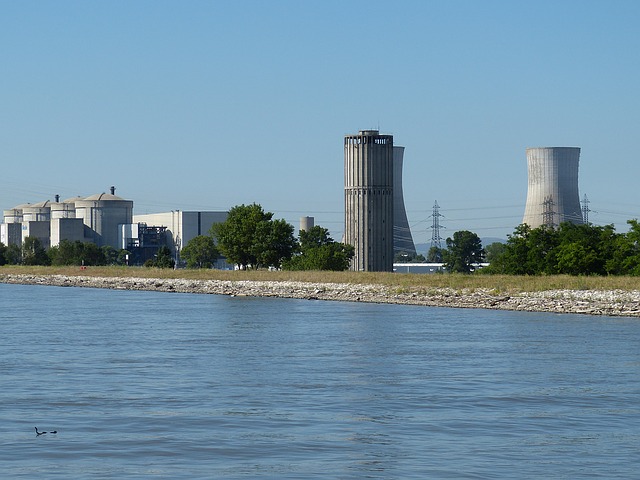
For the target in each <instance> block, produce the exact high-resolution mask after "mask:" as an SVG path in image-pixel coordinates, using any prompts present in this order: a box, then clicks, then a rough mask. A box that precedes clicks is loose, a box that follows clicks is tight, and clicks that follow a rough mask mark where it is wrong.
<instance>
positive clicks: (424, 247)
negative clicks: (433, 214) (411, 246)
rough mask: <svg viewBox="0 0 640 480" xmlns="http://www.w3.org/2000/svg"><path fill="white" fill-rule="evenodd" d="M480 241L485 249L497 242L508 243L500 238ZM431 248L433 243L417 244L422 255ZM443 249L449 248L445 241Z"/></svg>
mask: <svg viewBox="0 0 640 480" xmlns="http://www.w3.org/2000/svg"><path fill="white" fill-rule="evenodd" d="M480 240H481V241H482V246H483V247H486V246H487V245H491V244H492V243H495V242H500V243H507V239H506V238H498V237H482V238H481V239H480ZM430 247H431V243H416V250H417V251H418V253H421V254H422V255H425V254H426V252H428V251H429V248H430ZM442 247H443V248H446V247H447V243H446V241H445V240H444V239H443V240H442Z"/></svg>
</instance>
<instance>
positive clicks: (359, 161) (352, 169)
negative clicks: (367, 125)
mask: <svg viewBox="0 0 640 480" xmlns="http://www.w3.org/2000/svg"><path fill="white" fill-rule="evenodd" d="M344 242H345V243H348V244H350V245H353V246H354V247H355V255H354V257H353V260H352V261H351V267H350V268H351V270H363V271H389V272H390V271H393V136H392V135H380V134H379V132H378V130H362V131H360V132H358V134H357V135H347V136H345V137H344Z"/></svg>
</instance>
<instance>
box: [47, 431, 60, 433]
mask: <svg viewBox="0 0 640 480" xmlns="http://www.w3.org/2000/svg"><path fill="white" fill-rule="evenodd" d="M49 433H58V431H57V430H54V431H53V432H49Z"/></svg>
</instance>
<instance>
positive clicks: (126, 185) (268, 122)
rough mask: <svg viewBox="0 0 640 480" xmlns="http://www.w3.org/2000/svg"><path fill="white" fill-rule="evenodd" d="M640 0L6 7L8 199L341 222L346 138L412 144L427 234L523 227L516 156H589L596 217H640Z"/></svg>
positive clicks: (417, 224)
mask: <svg viewBox="0 0 640 480" xmlns="http://www.w3.org/2000/svg"><path fill="white" fill-rule="evenodd" d="M638 25H640V1H637V0H630V1H625V0H608V1H590V0H575V1H569V0H565V1H562V0H554V1H545V0H538V1H535V2H528V1H516V0H504V1H499V0H486V1H480V0H469V1H465V0H447V1H443V0H434V1H431V0H416V1H409V0H407V1H402V0H400V1H393V2H391V1H371V0H368V1H349V0H319V1H314V0H307V1H303V0H296V1H284V0H282V1H278V0H272V1H266V0H255V1H250V0H233V1H231V0H229V1H162V0H148V1H145V0H136V1H129V0H127V1H116V0H110V1H103V2H94V1H84V0H82V1H65V0H58V1H32V0H25V1H19V2H17V1H14V0H0V45H2V47H1V48H0V72H1V75H0V86H1V89H0V161H1V164H2V171H1V173H0V208H2V209H7V208H11V207H14V206H16V205H18V204H21V203H27V202H30V203H35V202H40V201H43V200H47V199H50V200H53V198H54V195H55V194H59V195H60V196H61V197H62V199H66V198H69V197H72V196H76V195H82V196H86V195H92V194H94V193H100V192H108V189H109V187H110V186H111V185H115V186H116V188H117V190H116V194H117V195H119V196H121V197H124V198H126V199H129V200H133V201H134V213H155V212H163V211H169V210H176V209H180V210H228V209H229V208H231V207H232V206H234V205H238V204H241V203H245V204H249V203H252V202H256V203H260V204H261V205H262V206H263V207H264V208H265V210H268V211H272V212H274V214H275V216H276V218H285V219H286V220H287V221H289V222H290V223H292V224H293V225H294V226H296V228H297V226H298V222H299V218H300V217H301V216H305V215H309V216H313V217H315V219H316V224H319V225H322V226H325V227H327V228H328V229H329V230H330V231H331V233H332V235H333V237H334V238H335V239H337V240H339V239H340V238H341V236H342V231H343V225H342V224H343V211H344V201H343V187H344V184H343V137H344V135H346V134H353V133H357V131H358V130H362V129H371V128H373V129H379V130H380V131H381V133H385V134H392V135H393V136H394V143H395V144H396V145H402V146H404V147H405V149H406V150H405V156H404V196H405V205H406V209H407V213H408V217H409V224H410V226H411V227H412V232H413V236H414V240H415V242H416V243H429V242H430V240H431V230H430V228H429V227H430V226H431V218H429V216H430V215H431V210H432V206H433V204H434V201H436V200H437V201H438V203H439V205H440V207H441V210H440V213H441V214H442V215H444V217H442V218H441V220H440V222H441V224H442V225H443V226H445V227H446V229H445V230H442V231H441V236H443V237H445V238H446V236H451V235H452V234H453V232H455V231H457V230H471V231H473V232H475V233H477V234H478V235H479V236H481V237H502V238H506V235H507V234H508V233H512V232H513V230H514V228H515V227H516V226H517V225H518V224H519V223H520V222H521V220H522V215H523V213H524V205H525V201H526V193H527V166H526V157H525V149H526V148H527V147H533V146H578V147H581V148H582V154H581V159H580V176H579V188H580V197H581V198H582V197H583V196H584V195H585V194H586V195H587V196H588V198H589V200H590V202H591V203H590V204H589V206H590V208H591V210H592V211H591V212H590V215H589V219H590V220H591V221H592V222H594V223H596V224H600V225H604V224H609V223H613V224H615V225H616V228H617V230H618V231H626V220H628V219H630V218H637V217H638V216H640V192H639V191H638V183H639V179H640V162H639V161H638V160H639V158H638V145H637V143H638V138H639V137H640V135H639V132H640V93H639V91H640V90H639V86H640V58H639V57H640V28H638Z"/></svg>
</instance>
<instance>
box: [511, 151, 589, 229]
mask: <svg viewBox="0 0 640 480" xmlns="http://www.w3.org/2000/svg"><path fill="white" fill-rule="evenodd" d="M579 161H580V148H576V147H542V148H528V149H527V167H528V189H527V203H526V206H525V212H524V217H523V219H522V223H526V224H528V225H529V226H530V227H531V228H537V227H539V226H541V225H549V226H552V227H557V226H558V225H560V223H562V222H572V223H576V224H581V223H583V220H582V210H581V208H580V196H579V193H578V164H579Z"/></svg>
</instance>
